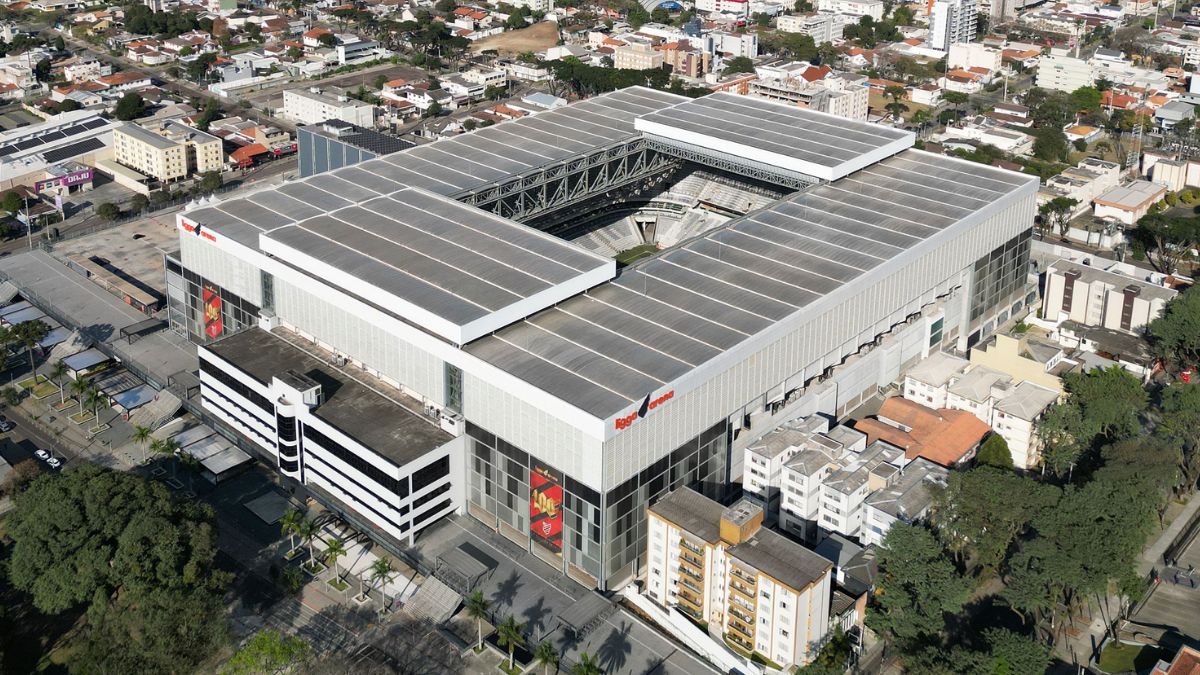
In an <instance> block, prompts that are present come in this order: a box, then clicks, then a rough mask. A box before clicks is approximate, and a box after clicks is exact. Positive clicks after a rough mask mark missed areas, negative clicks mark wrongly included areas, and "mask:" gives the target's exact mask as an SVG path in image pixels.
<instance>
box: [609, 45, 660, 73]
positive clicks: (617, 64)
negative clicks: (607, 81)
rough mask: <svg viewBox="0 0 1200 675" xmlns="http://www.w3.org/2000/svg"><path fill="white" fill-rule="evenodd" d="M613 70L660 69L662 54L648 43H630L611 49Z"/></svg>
mask: <svg viewBox="0 0 1200 675" xmlns="http://www.w3.org/2000/svg"><path fill="white" fill-rule="evenodd" d="M612 59H613V68H628V69H631V70H649V69H651V68H662V65H663V53H662V52H661V51H659V50H657V49H655V48H654V46H653V45H651V44H650V43H649V42H632V43H630V44H626V45H621V46H620V47H616V48H614V49H613V55H612Z"/></svg>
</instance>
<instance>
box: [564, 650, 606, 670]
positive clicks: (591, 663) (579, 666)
mask: <svg viewBox="0 0 1200 675" xmlns="http://www.w3.org/2000/svg"><path fill="white" fill-rule="evenodd" d="M571 675H601V671H600V664H599V663H596V657H594V656H592V655H591V654H588V653H587V652H583V653H582V654H580V655H579V660H578V661H576V662H575V665H574V666H571Z"/></svg>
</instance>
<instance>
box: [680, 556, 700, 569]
mask: <svg viewBox="0 0 1200 675" xmlns="http://www.w3.org/2000/svg"><path fill="white" fill-rule="evenodd" d="M679 559H680V560H682V561H684V562H686V563H688V564H689V565H691V566H692V567H695V568H696V569H698V570H703V569H704V559H703V558H697V557H696V556H694V555H691V554H688V553H680V554H679Z"/></svg>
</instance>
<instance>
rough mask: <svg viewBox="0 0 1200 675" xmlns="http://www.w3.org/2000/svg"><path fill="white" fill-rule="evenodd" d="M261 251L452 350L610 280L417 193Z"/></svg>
mask: <svg viewBox="0 0 1200 675" xmlns="http://www.w3.org/2000/svg"><path fill="white" fill-rule="evenodd" d="M261 248H262V250H263V251H264V252H266V253H269V254H271V255H274V256H275V257H276V258H279V259H280V260H282V261H284V262H285V263H287V264H290V265H292V266H294V267H296V268H298V269H302V270H305V271H306V272H308V273H309V274H315V275H318V276H320V277H321V278H324V279H326V280H327V281H329V282H330V283H332V284H334V285H337V286H339V287H341V288H344V289H347V290H349V291H351V292H353V293H355V294H356V295H358V296H360V297H362V298H365V299H368V300H369V301H371V302H374V303H375V304H377V305H379V306H381V307H382V308H383V309H384V310H386V311H389V312H391V313H393V314H395V315H396V316H399V317H402V318H404V319H405V320H407V321H410V322H414V323H416V324H418V325H420V326H423V327H424V328H426V329H427V330H430V331H432V332H434V333H437V334H438V335H441V336H442V337H444V338H446V339H447V340H450V341H451V342H454V343H456V344H463V343H466V342H469V341H471V340H474V339H475V338H478V337H480V336H482V335H486V334H488V333H490V332H492V331H494V330H497V329H498V328H501V327H503V326H506V325H508V324H510V323H513V322H514V321H518V320H520V319H521V318H523V317H526V316H529V315H530V314H533V313H534V312H537V311H538V310H540V309H543V308H545V307H548V306H550V305H552V304H554V303H555V302H559V301H561V300H565V299H566V298H569V297H571V296H573V295H577V294H579V293H582V292H584V291H586V290H587V289H588V288H591V287H592V286H595V285H597V284H599V283H602V282H604V281H607V280H609V279H611V278H612V277H613V275H615V274H616V262H615V261H613V260H612V259H610V258H605V257H604V256H601V255H599V254H596V253H592V252H590V251H586V250H584V249H582V248H580V247H578V246H576V245H574V244H572V243H570V242H567V241H565V240H563V239H559V238H557V237H554V236H551V235H548V234H545V233H543V232H539V231H538V230H535V229H533V228H530V227H526V226H524V225H522V224H520V223H517V222H514V221H511V220H507V219H505V218H501V217H500V216H496V215H493V214H491V213H487V212H484V211H481V210H479V209H476V208H474V207H471V206H467V205H464V204H461V203H459V202H456V201H454V200H453V199H450V198H448V197H442V196H439V195H435V194H433V193H430V192H426V191H425V190H418V189H415V188H405V189H403V190H399V191H397V192H394V193H392V195H391V196H389V197H376V198H375V199H370V200H367V201H365V202H362V203H361V204H359V205H355V206H348V207H345V208H341V209H337V210H334V211H331V212H330V213H329V214H327V215H321V216H317V217H314V218H310V219H307V220H304V221H302V222H300V223H298V224H295V225H288V226H285V227H281V228H278V229H275V230H272V231H271V232H269V233H266V234H264V235H262V241H261Z"/></svg>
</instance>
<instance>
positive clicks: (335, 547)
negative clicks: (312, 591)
mask: <svg viewBox="0 0 1200 675" xmlns="http://www.w3.org/2000/svg"><path fill="white" fill-rule="evenodd" d="M346 553H347V551H346V544H344V543H343V542H342V540H341V539H338V538H337V537H334V538H333V539H330V540H329V541H328V542H326V543H325V559H326V560H329V561H330V562H331V563H332V564H333V578H334V580H335V581H340V580H341V578H342V571H341V570H340V569H338V558H340V557H342V556H344V555H346Z"/></svg>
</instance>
